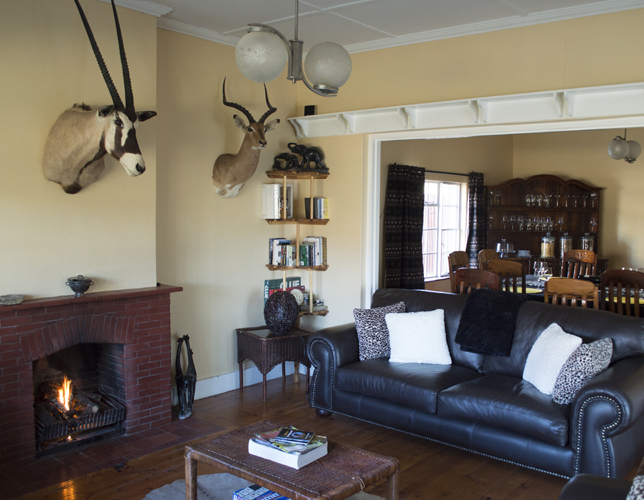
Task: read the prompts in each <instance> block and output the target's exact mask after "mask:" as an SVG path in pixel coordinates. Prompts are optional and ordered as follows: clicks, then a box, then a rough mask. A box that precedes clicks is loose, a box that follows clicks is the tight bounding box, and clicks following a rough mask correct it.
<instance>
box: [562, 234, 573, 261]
mask: <svg viewBox="0 0 644 500" xmlns="http://www.w3.org/2000/svg"><path fill="white" fill-rule="evenodd" d="M559 248H560V251H561V255H560V257H561V258H562V259H563V256H564V254H565V253H566V252H567V251H568V250H572V236H568V233H564V234H563V236H562V237H561V238H559Z"/></svg>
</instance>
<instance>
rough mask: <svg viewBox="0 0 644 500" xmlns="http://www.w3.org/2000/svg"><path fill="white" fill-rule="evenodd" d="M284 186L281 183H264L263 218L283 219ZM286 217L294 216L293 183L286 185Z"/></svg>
mask: <svg viewBox="0 0 644 500" xmlns="http://www.w3.org/2000/svg"><path fill="white" fill-rule="evenodd" d="M283 192H284V188H283V186H282V185H281V184H262V218H263V219H282V218H283V217H282V205H283V196H282V195H283ZM286 218H287V219H292V218H293V185H292V184H287V185H286Z"/></svg>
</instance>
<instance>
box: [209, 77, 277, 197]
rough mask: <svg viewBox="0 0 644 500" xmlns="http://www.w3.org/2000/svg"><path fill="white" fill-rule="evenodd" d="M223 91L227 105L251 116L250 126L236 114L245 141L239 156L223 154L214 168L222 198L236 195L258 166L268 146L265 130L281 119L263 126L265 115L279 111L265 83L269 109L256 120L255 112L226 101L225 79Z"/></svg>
mask: <svg viewBox="0 0 644 500" xmlns="http://www.w3.org/2000/svg"><path fill="white" fill-rule="evenodd" d="M222 94H223V100H224V105H225V106H228V107H231V108H234V109H237V110H239V111H241V112H242V113H244V115H245V116H246V118H248V125H246V123H244V119H243V118H241V117H240V116H237V115H234V116H233V119H234V120H235V125H237V126H238V127H239V128H240V129H242V130H243V131H244V141H243V142H242V144H241V147H240V148H239V151H238V153H237V154H236V155H233V154H223V155H220V156H219V157H218V158H217V160H216V161H215V166H214V167H213V169H212V183H213V184H214V185H215V191H216V193H217V194H218V195H219V196H221V197H222V198H234V197H235V196H237V195H238V194H239V191H241V189H242V188H243V187H244V184H246V183H247V182H248V181H249V180H250V178H251V177H252V176H253V174H254V173H255V170H256V169H257V163H258V162H259V155H260V153H261V152H262V149H264V148H265V147H266V137H265V134H266V132H268V131H270V130H273V129H274V128H276V127H277V125H278V124H279V122H280V121H279V120H272V121H270V122H268V123H267V124H266V125H264V121H265V120H266V118H268V117H269V116H270V115H272V114H273V113H275V112H276V111H277V108H274V107H273V106H271V103H270V102H269V101H268V91H267V90H266V85H264V94H265V95H266V105H267V106H268V111H266V113H264V114H263V115H262V117H261V118H260V119H259V120H255V118H253V115H251V114H250V112H249V111H248V110H247V109H246V108H244V107H243V106H241V105H239V104H236V103H234V102H228V101H227V100H226V79H225V78H224V85H223V92H222Z"/></svg>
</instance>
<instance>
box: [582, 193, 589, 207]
mask: <svg viewBox="0 0 644 500" xmlns="http://www.w3.org/2000/svg"><path fill="white" fill-rule="evenodd" d="M581 196H582V198H583V199H584V205H583V206H584V208H586V207H587V206H588V198H590V193H584V194H582V195H581Z"/></svg>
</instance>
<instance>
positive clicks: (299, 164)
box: [273, 142, 329, 174]
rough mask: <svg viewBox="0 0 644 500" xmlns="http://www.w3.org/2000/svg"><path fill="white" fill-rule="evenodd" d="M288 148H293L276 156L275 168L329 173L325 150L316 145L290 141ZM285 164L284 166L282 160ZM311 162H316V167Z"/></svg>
mask: <svg viewBox="0 0 644 500" xmlns="http://www.w3.org/2000/svg"><path fill="white" fill-rule="evenodd" d="M288 149H290V150H291V153H294V154H291V153H281V154H279V155H277V156H276V157H275V161H274V163H273V170H290V171H296V172H318V173H321V174H328V173H329V167H327V166H326V165H325V163H324V151H322V149H320V148H318V147H316V146H311V147H308V146H305V145H303V144H297V143H295V142H289V143H288ZM296 155H299V156H300V157H301V158H302V161H300V160H299V159H298V157H297V156H296ZM282 160H283V161H284V165H283V166H282V162H281V161H282ZM311 163H313V164H314V167H311Z"/></svg>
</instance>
